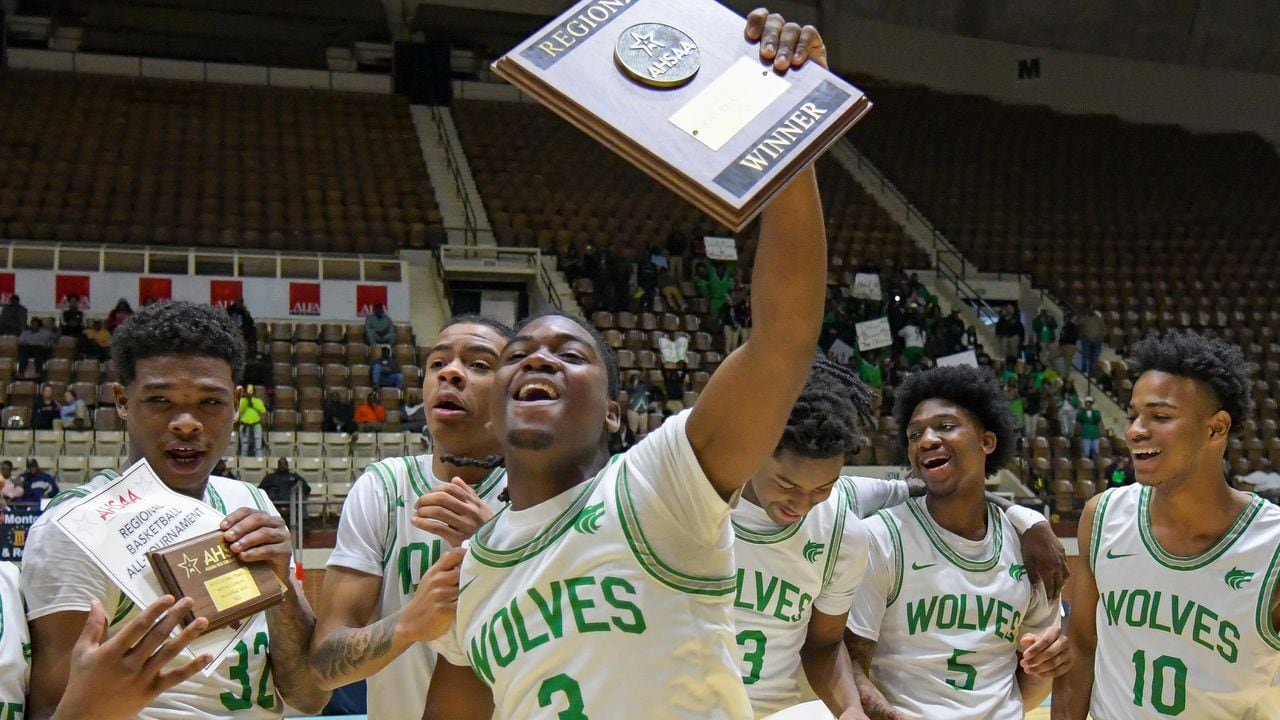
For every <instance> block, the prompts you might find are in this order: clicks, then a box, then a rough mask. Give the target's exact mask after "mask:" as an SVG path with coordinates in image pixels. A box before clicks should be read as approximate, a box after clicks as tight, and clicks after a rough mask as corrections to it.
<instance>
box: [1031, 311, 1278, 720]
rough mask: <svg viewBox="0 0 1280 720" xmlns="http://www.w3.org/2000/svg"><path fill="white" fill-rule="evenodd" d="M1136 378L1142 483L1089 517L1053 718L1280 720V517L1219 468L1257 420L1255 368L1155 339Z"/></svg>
mask: <svg viewBox="0 0 1280 720" xmlns="http://www.w3.org/2000/svg"><path fill="white" fill-rule="evenodd" d="M1130 362H1131V363H1132V369H1133V370H1134V372H1136V373H1137V377H1138V380H1137V382H1136V383H1135V384H1134V386H1133V396H1132V399H1131V400H1130V402H1129V424H1128V426H1127V427H1126V428H1125V440H1126V441H1127V443H1128V445H1129V452H1130V454H1131V455H1132V456H1133V470H1134V475H1135V476H1136V478H1137V481H1138V482H1137V484H1135V485H1129V486H1126V487H1121V488H1113V489H1110V490H1107V491H1106V492H1104V493H1102V494H1101V495H1097V496H1095V497H1094V498H1093V499H1092V500H1090V501H1089V502H1088V504H1087V505H1086V506H1085V509H1084V514H1083V515H1082V516H1081V519H1080V556H1081V558H1085V559H1087V563H1083V564H1082V565H1083V567H1082V568H1081V569H1080V572H1079V573H1078V575H1077V578H1076V580H1075V584H1074V586H1073V588H1072V592H1071V619H1070V622H1069V623H1068V632H1069V636H1068V637H1069V639H1070V643H1071V646H1072V648H1073V650H1074V651H1075V652H1076V653H1078V656H1077V661H1076V665H1075V667H1074V668H1072V670H1071V671H1070V672H1069V673H1067V674H1066V675H1063V676H1062V677H1061V678H1059V679H1058V681H1057V683H1056V684H1055V686H1054V691H1053V717H1054V719H1055V720H1067V719H1068V718H1075V719H1077V720H1083V718H1085V717H1086V716H1087V715H1088V714H1090V713H1092V716H1093V717H1094V718H1096V719H1098V720H1102V719H1104V718H1105V720H1136V719H1138V718H1143V719H1146V718H1170V717H1181V718H1194V719H1195V720H1228V719H1230V720H1241V719H1244V720H1262V719H1263V718H1275V717H1280V711H1278V710H1277V701H1278V700H1280V689H1278V687H1277V678H1280V674H1278V673H1280V633H1277V628H1280V605H1277V598H1278V597H1280V596H1278V595H1277V593H1276V583H1277V579H1278V578H1280V550H1277V548H1280V509H1277V508H1276V506H1274V505H1272V504H1270V503H1267V502H1266V501H1264V500H1263V499H1262V498H1259V497H1258V496H1256V495H1252V494H1250V493H1243V492H1240V491H1238V490H1234V489H1232V487H1231V486H1230V485H1228V484H1227V482H1226V479H1225V477H1224V475H1223V466H1222V462H1223V456H1224V454H1225V453H1226V449H1227V440H1228V437H1229V435H1230V433H1231V431H1232V430H1234V429H1235V428H1236V427H1237V426H1238V425H1239V423H1240V422H1241V420H1242V419H1243V418H1247V417H1249V416H1250V414H1251V413H1252V410H1253V400H1252V398H1251V397H1250V385H1249V382H1250V380H1249V373H1250V371H1251V370H1252V368H1251V366H1250V364H1249V363H1248V362H1246V361H1245V359H1244V356H1243V355H1242V354H1241V352H1240V350H1239V348H1236V347H1234V346H1232V345H1228V344H1226V343H1224V342H1222V341H1220V340H1216V339H1209V338H1205V337H1201V336H1199V335H1195V334H1192V333H1184V332H1171V333H1169V334H1167V335H1164V336H1163V337H1156V336H1152V337H1148V338H1147V339H1145V340H1143V341H1141V342H1139V343H1138V344H1137V345H1136V346H1134V348H1133V351H1132V353H1131V354H1130Z"/></svg>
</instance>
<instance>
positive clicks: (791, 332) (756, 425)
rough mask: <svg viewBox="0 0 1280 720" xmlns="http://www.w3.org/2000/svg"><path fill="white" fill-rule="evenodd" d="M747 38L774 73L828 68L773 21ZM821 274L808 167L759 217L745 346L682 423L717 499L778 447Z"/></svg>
mask: <svg viewBox="0 0 1280 720" xmlns="http://www.w3.org/2000/svg"><path fill="white" fill-rule="evenodd" d="M747 37H748V39H750V40H752V41H755V40H759V41H760V57H761V58H762V59H763V60H773V61H774V68H775V69H777V70H779V71H781V72H785V69H786V68H787V67H798V66H799V65H800V64H802V63H803V62H804V61H805V60H808V59H812V60H813V61H814V62H817V63H820V64H823V65H825V64H826V49H825V48H824V47H823V45H822V39H821V37H820V36H819V35H818V32H817V31H816V30H814V29H813V28H812V27H805V28H803V29H802V28H801V27H800V26H798V25H796V24H795V23H785V22H784V20H783V18H782V17H781V16H780V15H776V14H774V15H769V14H768V13H767V12H766V11H764V10H757V11H755V12H753V13H751V15H750V17H749V18H748V24H747ZM826 275H827V241H826V231H825V229H824V227H823V220H822V204H821V201H820V199H819V197H818V182H817V176H816V174H815V173H814V171H813V168H809V169H807V170H805V171H804V172H803V173H801V174H800V175H799V176H798V177H797V178H796V179H795V180H794V181H793V182H792V183H791V184H790V185H789V186H788V187H787V188H786V189H785V190H783V191H782V192H781V193H779V194H778V195H777V196H776V197H775V198H774V199H773V201H772V202H770V203H769V205H768V206H767V207H766V208H765V210H764V212H763V214H762V215H761V219H760V245H759V248H758V250H757V252H756V260H755V268H754V271H753V273H752V281H753V282H752V289H751V313H752V321H753V325H752V331H751V337H750V339H749V340H748V341H747V342H746V343H744V344H743V345H742V347H740V348H738V349H737V350H736V351H734V352H733V353H731V354H730V355H729V357H728V358H727V359H726V360H725V361H724V363H723V364H722V365H721V366H720V367H719V369H718V370H717V371H716V373H715V374H714V375H713V376H712V377H711V382H710V383H708V385H707V388H706V390H704V391H703V393H702V394H701V395H700V396H699V397H698V402H697V403H696V404H695V405H694V408H693V415H692V416H691V417H690V418H689V423H688V427H687V433H688V436H689V442H690V444H691V445H692V446H693V450H694V453H695V454H696V455H697V458H698V462H699V463H700V464H701V465H702V469H703V471H704V472H705V473H706V475H707V477H708V478H709V479H710V481H711V484H712V485H714V486H715V488H716V490H717V491H718V492H719V493H720V495H721V496H723V497H726V498H727V497H729V496H730V495H732V494H733V493H734V492H736V491H737V490H738V489H739V488H740V487H742V486H743V485H744V484H746V482H747V479H748V478H750V477H751V474H752V473H753V472H755V471H756V470H757V469H758V468H759V467H760V464H761V463H762V462H764V460H765V458H766V457H767V456H768V455H769V454H770V453H772V452H773V450H774V448H775V447H777V444H778V438H779V437H781V435H782V428H783V427H784V426H785V424H786V421H787V415H788V413H789V412H790V411H791V406H792V404H794V403H795V399H796V397H797V396H798V395H799V394H800V390H801V389H802V388H803V387H804V381H805V378H806V377H807V376H808V374H809V364H810V362H811V360H812V359H813V355H814V349H815V348H816V347H817V343H818V333H819V329H820V324H821V319H822V307H823V299H824V296H825V292H826Z"/></svg>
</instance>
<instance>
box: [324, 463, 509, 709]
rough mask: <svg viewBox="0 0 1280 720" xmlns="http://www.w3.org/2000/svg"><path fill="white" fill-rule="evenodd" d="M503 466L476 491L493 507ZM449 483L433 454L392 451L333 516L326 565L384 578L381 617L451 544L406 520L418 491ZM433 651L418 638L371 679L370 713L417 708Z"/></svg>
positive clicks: (377, 614)
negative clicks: (435, 467) (334, 533)
mask: <svg viewBox="0 0 1280 720" xmlns="http://www.w3.org/2000/svg"><path fill="white" fill-rule="evenodd" d="M506 477H507V474H506V470H503V469H497V470H494V471H493V472H491V473H489V476H488V477H486V478H485V479H484V480H483V481H482V482H481V483H480V484H479V485H477V486H476V487H475V490H476V493H477V494H478V495H480V497H481V498H482V499H484V500H485V502H487V503H488V504H489V507H490V508H492V509H493V510H495V511H497V510H498V509H499V508H500V507H502V506H503V505H504V504H505V503H502V502H500V501H499V500H498V496H499V495H500V494H501V493H502V489H503V488H504V487H506ZM444 484H448V483H447V482H446V481H442V480H440V479H438V478H436V477H435V476H434V475H433V474H432V472H431V456H430V455H418V456H416V457H398V458H390V459H387V460H382V461H379V462H376V463H373V464H372V465H370V466H369V467H368V468H366V469H365V472H364V474H362V475H361V476H360V477H359V478H358V479H357V480H356V482H355V484H354V485H353V486H352V487H351V493H350V494H349V495H347V499H346V502H345V503H344V504H343V507H342V518H341V520H339V523H338V542H337V546H336V547H335V548H334V551H333V554H332V555H331V556H330V557H329V563H328V565H329V566H330V567H333V566H339V567H347V568H351V569H353V570H358V571H360V572H364V573H368V574H370V575H378V576H380V577H381V578H382V594H381V595H380V596H379V599H378V606H377V608H376V609H375V611H374V619H381V618H384V617H387V616H388V615H391V614H392V613H394V612H396V611H398V610H400V609H401V608H403V607H404V606H405V605H407V604H408V603H409V600H410V599H412V598H413V595H414V593H415V592H416V591H417V589H418V584H419V583H420V582H421V581H422V576H423V574H424V573H426V571H427V569H428V568H430V567H431V566H432V565H434V564H435V562H436V560H439V559H440V555H441V554H442V553H444V552H446V551H448V550H449V549H450V548H451V547H452V546H451V545H450V544H449V543H448V542H446V541H445V540H443V539H442V538H440V537H438V536H436V535H434V534H432V533H429V532H427V531H425V530H420V529H418V528H416V527H414V526H413V524H412V523H410V522H409V519H410V518H411V517H413V511H414V503H415V502H417V500H418V498H420V497H422V496H423V495H425V494H427V492H429V491H430V490H433V489H435V488H437V487H439V486H441V485H444ZM435 665H436V654H435V652H434V651H433V650H431V648H430V647H429V646H428V645H427V644H426V643H417V644H415V645H413V646H412V647H410V648H409V649H407V650H405V651H404V652H403V653H402V654H401V655H400V657H398V658H396V659H395V660H393V661H392V662H391V663H390V664H388V665H387V666H386V667H384V668H383V669H382V670H380V671H378V672H377V673H375V674H374V675H372V676H370V677H369V679H368V697H369V717H370V719H371V720H384V719H385V720H397V719H398V718H415V717H420V716H421V715H422V708H423V705H424V704H425V703H426V699H427V686H428V685H429V684H430V682H431V673H432V671H433V670H434V669H435Z"/></svg>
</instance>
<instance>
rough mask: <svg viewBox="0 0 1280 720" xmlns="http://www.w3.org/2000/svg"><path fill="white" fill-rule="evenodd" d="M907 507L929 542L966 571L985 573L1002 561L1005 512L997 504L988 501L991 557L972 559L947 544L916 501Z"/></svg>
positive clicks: (943, 555)
mask: <svg viewBox="0 0 1280 720" xmlns="http://www.w3.org/2000/svg"><path fill="white" fill-rule="evenodd" d="M907 509H909V510H910V511H911V514H912V515H914V516H915V519H916V522H918V523H920V527H921V528H923V529H924V534H925V536H926V537H928V538H929V542H930V543H932V544H933V547H934V548H935V549H937V551H938V552H940V553H942V557H944V558H946V559H947V561H948V562H950V563H951V564H952V565H955V566H956V567H958V568H960V569H961V570H964V571H965V572H974V573H983V572H989V571H991V570H992V569H993V568H995V566H996V563H998V562H1000V553H1001V552H1002V551H1003V550H1004V513H1002V512H1000V511H999V510H998V509H997V508H996V506H995V505H992V504H991V503H987V524H988V527H989V528H990V529H991V537H992V540H993V542H992V543H991V557H988V558H984V559H982V560H970V559H968V558H966V557H964V556H963V555H961V554H960V553H958V552H956V551H955V550H952V549H951V546H950V545H948V544H947V542H946V541H945V540H943V539H942V536H941V535H939V534H938V531H937V530H935V529H934V527H933V522H932V521H931V520H930V519H929V518H928V517H926V512H925V511H924V510H921V509H920V508H919V507H918V506H917V504H916V503H913V502H911V501H910V500H908V501H907Z"/></svg>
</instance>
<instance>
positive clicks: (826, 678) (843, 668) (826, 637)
mask: <svg viewBox="0 0 1280 720" xmlns="http://www.w3.org/2000/svg"><path fill="white" fill-rule="evenodd" d="M846 620H848V617H847V616H845V615H828V614H826V613H823V612H818V611H817V610H814V611H813V617H811V618H810V619H809V630H808V633H807V634H806V635H805V639H804V646H803V647H801V648H800V663H801V666H802V667H804V675H805V677H806V678H808V680H809V685H810V687H812V688H813V691H814V692H815V693H817V695H818V697H819V698H821V699H822V702H824V703H826V705H827V708H828V709H829V710H831V712H832V714H834V715H836V716H837V718H839V720H865V719H866V717H867V716H866V715H865V714H864V713H863V712H862V702H861V700H860V699H859V697H858V682H857V679H856V677H855V675H854V671H853V662H852V661H851V660H850V659H849V651H848V650H846V649H845V646H844V642H843V638H844V625H845V621H846Z"/></svg>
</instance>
